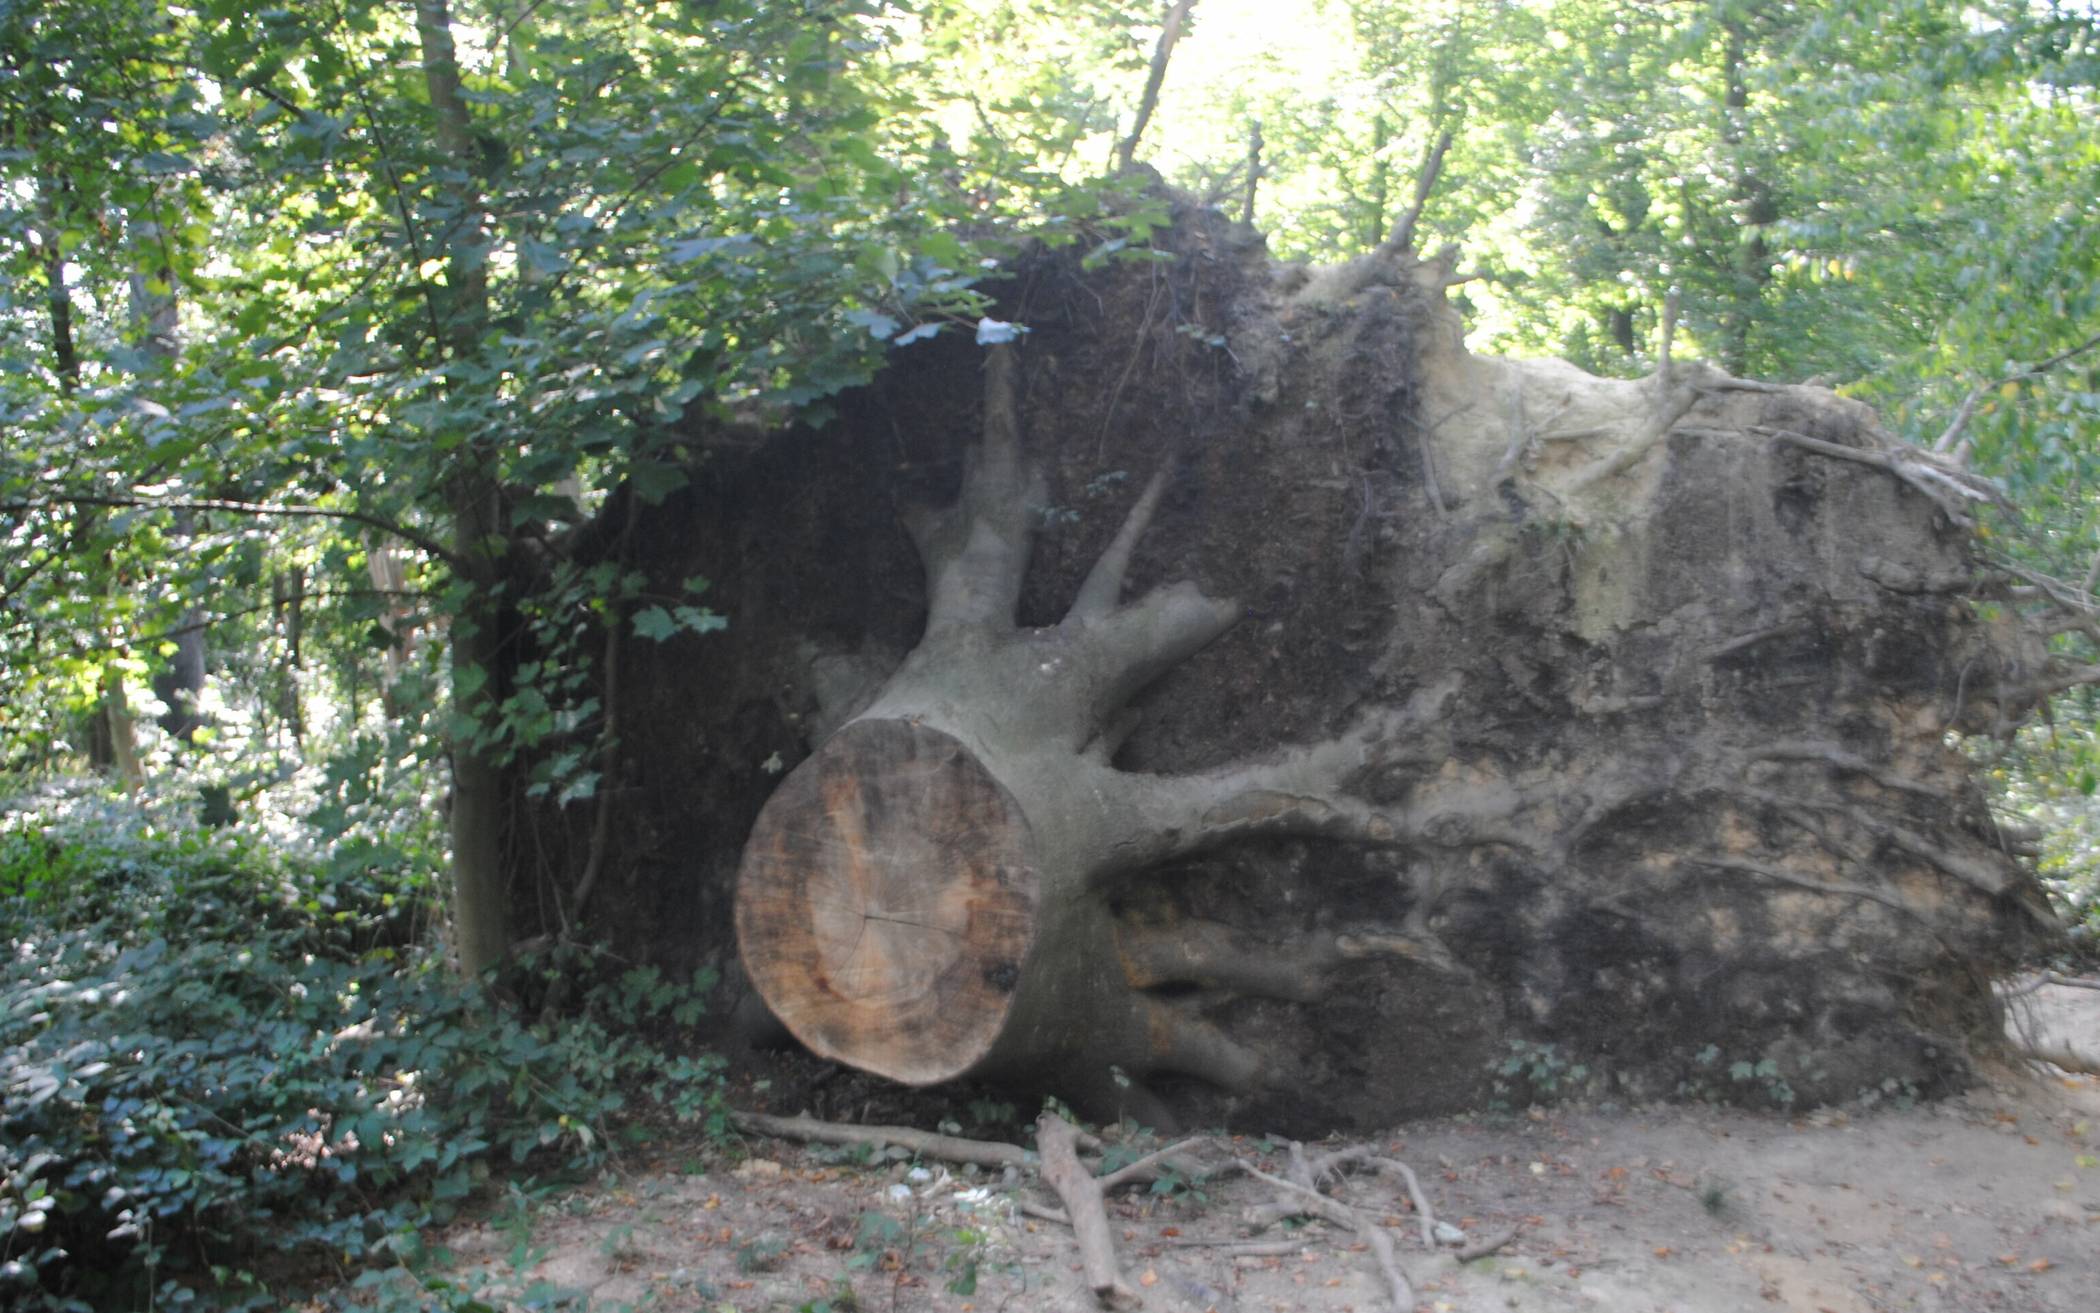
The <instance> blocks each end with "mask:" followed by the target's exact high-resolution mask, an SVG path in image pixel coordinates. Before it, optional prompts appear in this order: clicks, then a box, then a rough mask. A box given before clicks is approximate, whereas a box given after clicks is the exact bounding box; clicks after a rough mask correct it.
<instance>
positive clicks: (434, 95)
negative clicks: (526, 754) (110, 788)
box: [416, 0, 510, 975]
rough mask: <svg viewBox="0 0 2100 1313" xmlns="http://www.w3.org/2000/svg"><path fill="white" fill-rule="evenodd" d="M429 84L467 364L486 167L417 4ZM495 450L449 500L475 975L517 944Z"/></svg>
mask: <svg viewBox="0 0 2100 1313" xmlns="http://www.w3.org/2000/svg"><path fill="white" fill-rule="evenodd" d="M416 34H417V37H418V39H419V42H420V44H421V48H422V55H423V83H424V87H425V89H426V90H427V91H428V93H429V96H430V108H431V113H432V115H433V116H434V126H435V130H436V136H437V144H438V149H439V150H440V151H441V152H442V153H443V154H444V155H446V156H448V157H449V158H450V160H451V161H452V165H453V177H454V179H455V181H453V182H452V183H451V184H450V191H451V197H450V199H451V201H452V203H453V211H454V215H455V218H454V219H453V222H452V226H451V228H450V230H449V231H447V232H446V233H445V234H444V241H445V265H446V268H445V277H446V294H445V296H444V297H443V298H442V304H443V306H444V314H443V316H442V318H441V320H440V322H439V324H438V325H437V331H438V333H439V335H440V337H441V339H442V340H441V342H440V346H441V348H442V349H443V350H444V352H445V353H446V354H447V355H448V356H450V357H451V358H453V359H455V360H457V359H463V358H466V357H469V356H471V355H472V354H473V353H474V352H475V351H476V350H478V349H479V346H480V343H481V339H482V336H483V334H484V330H485V329H486V328H487V324H488V273H487V268H486V264H485V262H484V261H482V260H481V259H479V258H477V257H478V255H479V248H480V246H481V244H482V242H483V240H484V237H485V233H486V223H485V220H484V216H483V212H482V211H483V204H482V196H481V190H480V186H479V184H478V181H477V179H478V178H479V177H480V176H481V172H482V169H483V167H484V163H483V160H482V158H481V155H480V152H478V151H477V150H476V149H475V145H474V125H473V120H472V117H471V116H470V115H469V113H468V110H467V102H466V97H465V95H464V94H463V92H462V88H461V80H460V68H459V55H458V51H457V47H456V46H455V45H454V43H453V38H452V15H451V10H450V7H449V5H448V4H447V3H446V0H416ZM495 457H496V454H495V452H493V451H492V450H490V449H489V446H488V443H487V441H486V440H485V439H480V440H475V441H471V442H468V443H467V444H465V445H464V446H462V448H461V449H460V453H459V456H458V458H457V464H456V465H455V466H454V468H453V470H452V473H451V476H450V478H449V479H448V481H447V485H446V490H445V497H446V503H447V506H448V509H449V510H450V513H451V516H452V534H453V544H454V548H455V551H456V555H457V561H458V568H459V570H460V573H461V575H462V582H464V583H465V584H466V586H467V587H466V600H465V601H464V602H463V603H462V605H461V607H460V610H459V612H458V614H457V615H455V616H454V617H453V621H452V635H451V637H452V654H451V669H452V696H453V703H454V709H455V710H456V711H457V712H458V713H459V715H460V716H461V717H462V719H463V722H464V723H465V725H466V726H467V728H464V729H462V730H461V731H459V732H458V733H456V734H455V736H454V738H453V742H452V814H451V823H452V919H453V935H454V940H455V943H456V947H457V949H458V952H459V965H460V969H461V970H462V971H463V972H465V973H466V974H468V975H475V974H478V973H480V972H481V971H482V970H484V969H486V968H488V967H490V966H492V965H494V964H495V963H497V962H499V961H501V960H502V959H503V957H504V956H505V955H506V954H507V953H508V951H509V946H510V908H509V881H508V873H507V869H506V862H505V848H506V845H505V839H506V833H507V826H506V824H505V821H506V799H507V797H508V791H507V787H506V785H507V778H506V773H505V771H504V769H503V767H502V766H501V765H500V764H499V763H498V762H497V761H496V760H495V759H494V757H493V756H492V755H491V754H490V753H489V751H488V750H487V749H486V748H485V747H483V746H482V745H481V744H480V743H479V742H478V741H477V738H478V736H477V735H476V733H475V730H474V728H473V726H474V725H475V724H476V723H477V722H480V721H483V720H485V718H486V716H485V713H486V712H487V711H488V710H489V709H490V708H491V707H492V706H493V705H494V703H495V702H496V701H497V700H498V699H499V698H500V691H501V688H502V685H503V675H504V673H505V663H506V658H507V655H508V654H507V652H506V645H505V643H504V637H503V629H502V619H503V617H502V608H501V605H500V603H499V602H498V600H497V597H498V588H497V586H498V584H499V583H500V582H501V581H502V578H503V575H504V558H505V556H506V554H507V553H506V552H505V547H504V545H505V544H506V542H507V539H508V525H507V524H506V523H505V520H504V515H503V506H502V489H501V487H500V486H499V484H498V482H497V479H496V475H495V470H496V459H495Z"/></svg>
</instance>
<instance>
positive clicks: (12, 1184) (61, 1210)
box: [0, 822, 720, 1310]
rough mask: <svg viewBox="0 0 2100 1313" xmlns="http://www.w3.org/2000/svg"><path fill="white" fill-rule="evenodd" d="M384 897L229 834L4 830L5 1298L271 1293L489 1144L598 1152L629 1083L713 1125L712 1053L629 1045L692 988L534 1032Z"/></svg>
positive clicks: (539, 1151)
mask: <svg viewBox="0 0 2100 1313" xmlns="http://www.w3.org/2000/svg"><path fill="white" fill-rule="evenodd" d="M426 883H427V882H426ZM397 895H398V891H397V890H395V889H391V888H388V887H386V886H385V885H384V884H382V883H378V882H375V881H373V880H370V879H361V878H359V876H358V874H357V873H355V872H344V871H341V870H333V869H330V868H327V867H325V866H314V867H306V866H300V865H296V864H290V863H287V862H285V861H284V860H282V859H281V858H278V857H276V856H274V855H272V854H271V853H269V852H267V851H265V850H263V849H261V848H260V847H258V846H256V845H255V844H254V843H252V842H250V841H243V840H240V839H239V838H236V837H225V836H216V835H214V836H206V835H203V834H198V833H194V832H191V833H183V832H173V833H170V832H164V831H152V830H144V831H139V830H130V831H127V830H122V829H110V828H106V827H105V828H103V829H100V830H95V831H84V830H80V829H72V830H68V829H65V828H63V827H53V826H49V825H40V826H39V825H25V824H21V823H19V822H18V823H16V824H15V825H13V827H12V828H11V829H8V830H6V831H0V943H4V950H0V951H4V960H0V1304H7V1305H9V1306H11V1307H21V1308H26V1309H52V1310H90V1309H116V1308H125V1307H137V1308H143V1307H147V1306H148V1305H149V1304H150V1305H151V1306H152V1307H156V1308H161V1307H169V1308H172V1307H178V1306H181V1305H184V1304H188V1305H191V1306H211V1307H228V1308H241V1307H249V1308H264V1307H279V1306H281V1305H282V1303H283V1300H282V1299H281V1298H280V1297H279V1296H278V1294H277V1293H276V1291H277V1290H278V1289H279V1288H280V1287H282V1286H283V1285H285V1284H286V1282H287V1281H294V1280H296V1277H297V1274H298V1273H300V1272H301V1271H311V1270H312V1262H313V1261H314V1260H319V1259H323V1258H324V1257H325V1258H326V1259H328V1260H332V1261H334V1262H342V1263H351V1264H357V1263H369V1262H373V1261H393V1260H394V1259H396V1258H397V1257H398V1255H399V1253H400V1252H402V1247H403V1246H404V1244H405V1243H406V1241H407V1240H408V1238H410V1237H411V1236H412V1235H413V1233H414V1231H415V1230H416V1229H417V1228H419V1227H422V1226H425V1225H428V1224H431V1223H433V1222H439V1221H442V1220H444V1219H445V1218H446V1217H447V1216H448V1215H449V1213H450V1211H451V1210H452V1209H453V1208H454V1207H455V1206H456V1205H457V1203H458V1201H459V1200H461V1199H462V1198H463V1197H465V1196H466V1195H467V1194H468V1193H469V1192H470V1191H471V1190H472V1188H473V1187H474V1184H475V1182H476V1181H477V1180H478V1179H479V1178H481V1177H482V1176H485V1175H486V1174H487V1172H488V1170H489V1167H488V1160H489V1159H490V1158H491V1156H494V1157H495V1158H496V1160H497V1162H498V1163H499V1164H500V1163H527V1162H528V1160H529V1164H530V1166H531V1167H532V1168H533V1169H543V1168H548V1167H582V1166H588V1165H590V1164H592V1163H594V1162H595V1161H597V1160H598V1159H599V1158H600V1157H601V1156H602V1155H603V1154H605V1153H606V1152H607V1151H608V1147H609V1142H608V1139H607V1131H608V1128H609V1126H610V1124H611V1123H612V1122H613V1121H614V1119H616V1118H618V1117H619V1116H621V1115H623V1113H626V1112H627V1111H628V1103H627V1100H628V1096H629V1095H630V1094H636V1093H638V1094H639V1095H640V1096H641V1098H642V1102H643V1104H644V1105H653V1106H655V1107H657V1108H660V1109H663V1110H666V1111H667V1112H668V1113H669V1114H672V1115H676V1116H679V1117H682V1118H686V1119H696V1118H718V1117H719V1115H720V1114H719V1106H718V1103H717V1098H718V1089H719V1081H718V1079H717V1065H716V1061H715V1059H713V1058H712V1057H711V1056H707V1055H701V1056H679V1055H672V1054H668V1053H666V1052H664V1051H662V1050H661V1049H659V1048H658V1047H656V1046H655V1045H653V1044H652V1043H650V1042H649V1041H648V1039H647V1038H646V1032H647V1031H648V1030H649V1029H650V1028H651V1027H652V1026H656V1027H659V1028H663V1027H669V1028H672V1029H674V1030H675V1029H679V1028H682V1026H683V1025H689V1024H690V1022H691V1020H692V1019H693V1018H694V1016H695V1015H696V1014H697V1010H698V1006H699V999H700V998H701V996H702V994H703V993H704V990H705V988H706V986H707V984H708V983H709V982H708V981H706V980H704V979H698V980H695V981H693V982H691V983H690V984H687V985H674V984H672V983H670V982H667V981H665V980H663V979H662V978H661V977H660V976H658V975H656V974H655V973H653V972H650V971H646V970H644V971H630V972H627V973H625V974H623V975H620V976H617V977H614V978H612V979H610V980H606V981H603V982H601V983H600V984H599V985H598V986H597V987H596V988H594V989H592V990H589V991H587V992H584V993H582V994H581V996H580V997H581V1000H582V1002H581V1005H580V1007H579V1009H578V1015H575V1016H572V1017H565V1018H561V1019H557V1020H554V1021H550V1022H548V1023H546V1024H528V1023H527V1022H526V1021H525V1020H523V1019H521V1018H519V1017H517V1016H515V1015H513V1014H511V1013H508V1012H505V1011H503V1010H500V1009H497V1008H493V1007H491V1006H490V1005H489V1004H488V1003H487V1001H486V997H485V995H484V993H483V992H482V991H480V990H478V989H473V988H468V987H464V986H462V985H461V984H460V983H459V982H458V981H456V980H455V979H454V978H453V977H452V976H451V975H450V974H449V973H448V972H446V971H445V970H443V969H442V967H441V966H440V965H439V964H438V963H436V962H435V961H434V960H433V958H432V955H431V954H430V953H428V952H427V951H421V950H418V949H416V948H415V947H414V946H411V945H407V944H405V943H403V942H401V941H402V936H401V935H400V934H399V933H397V927H396V921H397V919H398V916H399V913H400V910H401V909H400V899H399V897H398V896H397ZM563 967H564V969H567V970H571V971H574V970H576V969H577V968H576V966H575V964H569V963H565V964H563Z"/></svg>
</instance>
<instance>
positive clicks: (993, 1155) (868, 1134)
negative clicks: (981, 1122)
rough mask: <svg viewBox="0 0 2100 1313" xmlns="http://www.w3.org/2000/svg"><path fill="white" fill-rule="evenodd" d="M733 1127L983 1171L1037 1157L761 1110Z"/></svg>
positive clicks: (740, 1117)
mask: <svg viewBox="0 0 2100 1313" xmlns="http://www.w3.org/2000/svg"><path fill="white" fill-rule="evenodd" d="M729 1124H730V1125H732V1126H734V1127H736V1128H737V1129H738V1130H740V1131H743V1132H745V1133H746V1134H750V1135H770V1136H772V1137H773V1138H774V1139H776V1140H796V1141H799V1142H801V1143H804V1144H846V1145H852V1144H866V1145H873V1146H874V1147H875V1148H878V1149H880V1148H882V1147H884V1146H885V1145H892V1144H894V1145H896V1146H897V1147H898V1148H900V1149H909V1150H910V1151H911V1152H913V1153H915V1154H918V1155H920V1156H921V1157H925V1158H938V1159H940V1160H941V1161H942V1162H950V1163H976V1164H977V1165H978V1166H979V1167H1029V1168H1032V1167H1034V1166H1035V1165H1036V1156H1035V1155H1034V1154H1032V1153H1030V1152H1029V1151H1028V1150H1026V1149H1023V1148H1022V1147H1021V1146H1020V1145H1018V1144H1007V1143H1005V1142H1004V1141H1001V1140H969V1139H964V1138H963V1137H962V1136H960V1135H939V1134H936V1133H934V1132H932V1131H921V1130H916V1129H914V1128H912V1127H910V1126H848V1125H845V1124H843V1123H840V1122H823V1121H818V1120H817V1119H816V1118H814V1117H775V1116H773V1115H771V1114H768V1113H763V1112H741V1111H734V1110H733V1111H731V1112H730V1114H729Z"/></svg>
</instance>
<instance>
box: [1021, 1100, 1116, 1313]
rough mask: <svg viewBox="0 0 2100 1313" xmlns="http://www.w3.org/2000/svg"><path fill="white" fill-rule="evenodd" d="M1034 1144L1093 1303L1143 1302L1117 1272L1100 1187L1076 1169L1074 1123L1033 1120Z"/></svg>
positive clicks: (1048, 1117) (1050, 1115)
mask: <svg viewBox="0 0 2100 1313" xmlns="http://www.w3.org/2000/svg"><path fill="white" fill-rule="evenodd" d="M1035 1143H1036V1148H1037V1151H1038V1152H1040V1153H1041V1155H1042V1173H1043V1180H1044V1182H1045V1183H1047V1184H1048V1185H1049V1186H1050V1188H1051V1189H1053V1190H1055V1191H1057V1197H1058V1198H1060V1199H1062V1200H1064V1201H1065V1216H1066V1217H1068V1218H1070V1219H1071V1224H1072V1236H1073V1239H1074V1240H1075V1241H1076V1242H1077V1243H1078V1245H1079V1262H1080V1265H1081V1266H1082V1267H1083V1268H1085V1270H1086V1283H1087V1285H1088V1286H1089V1287H1090V1288H1091V1289H1092V1290H1093V1292H1094V1298H1095V1299H1098V1300H1100V1301H1101V1303H1102V1305H1103V1306H1104V1307H1108V1308H1116V1307H1135V1306H1136V1305H1138V1304H1140V1303H1142V1302H1143V1301H1141V1300H1140V1299H1139V1298H1138V1295H1137V1292H1136V1291H1135V1290H1132V1289H1131V1288H1130V1287H1129V1286H1128V1285H1127V1284H1125V1282H1124V1281H1123V1277H1122V1274H1121V1273H1120V1272H1118V1271H1117V1270H1116V1244H1115V1239H1114V1237H1113V1236H1111V1235H1110V1234H1109V1229H1108V1212H1107V1210H1106V1207H1105V1205H1104V1204H1103V1202H1102V1198H1101V1182H1099V1181H1097V1180H1095V1179H1094V1178H1093V1177H1092V1176H1090V1175H1088V1173H1087V1170H1086V1169H1085V1168H1084V1167H1082V1166H1080V1164H1079V1141H1078V1137H1077V1134H1076V1133H1075V1131H1074V1129H1073V1127H1072V1124H1071V1123H1070V1122H1068V1121H1066V1120H1065V1119H1064V1118H1062V1117H1060V1116H1058V1115H1057V1114H1056V1113H1054V1112H1046V1113H1044V1114H1043V1115H1042V1116H1040V1117H1038V1118H1036V1122H1035Z"/></svg>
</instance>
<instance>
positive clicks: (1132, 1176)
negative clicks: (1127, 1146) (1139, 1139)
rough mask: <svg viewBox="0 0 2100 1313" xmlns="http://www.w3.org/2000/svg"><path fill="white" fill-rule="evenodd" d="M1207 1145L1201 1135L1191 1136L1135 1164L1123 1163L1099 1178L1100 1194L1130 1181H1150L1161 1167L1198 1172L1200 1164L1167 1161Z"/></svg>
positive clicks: (1138, 1160) (1207, 1141)
mask: <svg viewBox="0 0 2100 1313" xmlns="http://www.w3.org/2000/svg"><path fill="white" fill-rule="evenodd" d="M1208 1143H1210V1141H1209V1139H1208V1138H1207V1137H1205V1136H1201V1135H1193V1136H1190V1137H1189V1138H1188V1139H1186V1140H1183V1141H1181V1142H1180V1143H1179V1144H1170V1145H1168V1146H1167V1147H1166V1148H1164V1149H1159V1150H1155V1151H1154V1152H1152V1153H1148V1154H1146V1155H1145V1156H1144V1157H1142V1158H1139V1159H1137V1160H1136V1161H1135V1162H1130V1163H1125V1164H1124V1165H1123V1166H1121V1167H1118V1168H1117V1169H1116V1170H1114V1171H1112V1172H1110V1173H1108V1174H1107V1175H1105V1176H1103V1177H1101V1179H1100V1186H1101V1192H1102V1193H1103V1194H1106V1193H1108V1192H1109V1191H1110V1190H1114V1189H1116V1188H1118V1187H1120V1186H1125V1185H1128V1184H1130V1183H1131V1182H1132V1181H1139V1180H1144V1181H1149V1180H1152V1179H1154V1178H1156V1177H1157V1176H1158V1175H1159V1173H1158V1171H1157V1170H1155V1169H1157V1168H1158V1167H1160V1166H1161V1165H1165V1166H1168V1167H1171V1168H1172V1169H1173V1170H1175V1171H1177V1172H1182V1173H1193V1172H1195V1171H1196V1170H1198V1168H1199V1167H1200V1164H1195V1165H1184V1164H1180V1163H1173V1162H1170V1161H1169V1160H1170V1159H1172V1158H1175V1157H1177V1156H1179V1155H1181V1154H1184V1153H1186V1152H1188V1151H1189V1150H1191V1149H1195V1148H1200V1147H1202V1146H1203V1145H1205V1144H1208Z"/></svg>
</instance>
